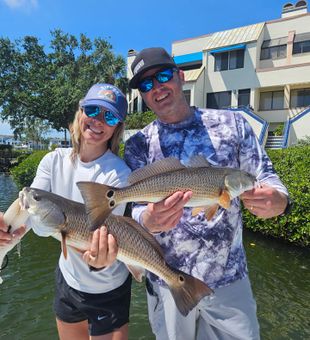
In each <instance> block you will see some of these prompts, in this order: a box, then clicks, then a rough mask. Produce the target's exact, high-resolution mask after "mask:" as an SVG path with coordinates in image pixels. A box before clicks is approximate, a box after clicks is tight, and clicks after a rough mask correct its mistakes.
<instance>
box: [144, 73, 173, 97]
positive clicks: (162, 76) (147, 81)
mask: <svg viewBox="0 0 310 340" xmlns="http://www.w3.org/2000/svg"><path fill="white" fill-rule="evenodd" d="M175 71H177V69H176V68H175V67H173V68H167V69H164V70H161V71H158V72H156V73H155V74H154V75H153V76H150V77H146V78H144V79H142V80H141V81H140V82H139V84H138V89H139V90H140V91H141V92H143V93H145V92H148V91H150V90H152V88H153V87H154V79H156V80H157V81H158V82H159V83H160V84H164V83H167V82H168V81H169V80H171V79H172V78H173V72H175Z"/></svg>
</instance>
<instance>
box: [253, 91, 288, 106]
mask: <svg viewBox="0 0 310 340" xmlns="http://www.w3.org/2000/svg"><path fill="white" fill-rule="evenodd" d="M283 108H284V91H271V92H261V94H260V101H259V109H260V110H261V111H265V110H282V109H283Z"/></svg>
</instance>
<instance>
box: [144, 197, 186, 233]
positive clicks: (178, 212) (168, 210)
mask: <svg viewBox="0 0 310 340" xmlns="http://www.w3.org/2000/svg"><path fill="white" fill-rule="evenodd" d="M192 195H193V193H192V192H191V191H187V192H185V193H183V192H182V191H177V192H175V193H174V194H172V195H171V196H169V197H168V198H166V199H164V200H162V201H160V202H157V203H149V204H148V205H147V208H146V210H145V211H144V212H143V213H142V223H143V225H144V226H145V227H146V228H147V229H148V230H149V231H150V232H152V233H156V232H162V231H168V230H170V229H172V228H174V227H175V226H176V225H177V224H178V222H179V221H180V218H181V217H182V215H183V208H184V206H185V204H186V203H187V202H188V201H189V200H190V199H191V197H192Z"/></svg>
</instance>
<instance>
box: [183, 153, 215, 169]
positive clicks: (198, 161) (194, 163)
mask: <svg viewBox="0 0 310 340" xmlns="http://www.w3.org/2000/svg"><path fill="white" fill-rule="evenodd" d="M186 166H187V167H189V168H203V167H209V166H210V163H209V162H208V161H207V160H206V159H205V158H204V157H203V156H201V155H195V156H192V157H191V158H190V159H189V161H188V163H186Z"/></svg>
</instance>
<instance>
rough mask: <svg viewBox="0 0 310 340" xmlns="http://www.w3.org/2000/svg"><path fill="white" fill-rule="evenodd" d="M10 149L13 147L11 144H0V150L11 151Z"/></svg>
mask: <svg viewBox="0 0 310 340" xmlns="http://www.w3.org/2000/svg"><path fill="white" fill-rule="evenodd" d="M12 149H13V145H9V144H0V151H11V150H12Z"/></svg>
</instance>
